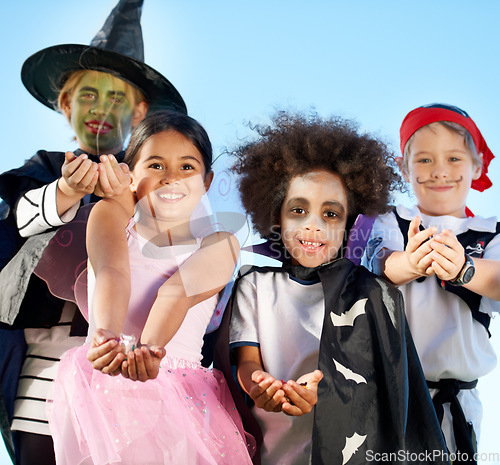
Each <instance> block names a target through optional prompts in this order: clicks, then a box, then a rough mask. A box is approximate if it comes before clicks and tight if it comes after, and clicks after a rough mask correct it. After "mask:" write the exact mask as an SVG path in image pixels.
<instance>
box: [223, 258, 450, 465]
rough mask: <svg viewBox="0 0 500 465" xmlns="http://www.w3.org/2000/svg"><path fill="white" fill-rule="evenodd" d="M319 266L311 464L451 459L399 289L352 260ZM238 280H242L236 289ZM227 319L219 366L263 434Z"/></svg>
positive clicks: (252, 426) (250, 427) (252, 427)
mask: <svg viewBox="0 0 500 465" xmlns="http://www.w3.org/2000/svg"><path fill="white" fill-rule="evenodd" d="M252 271H259V272H263V273H266V272H274V273H276V272H287V268H271V267H267V268H258V267H254V268H252V269H251V270H250V271H249V272H252ZM315 271H316V272H317V275H318V276H319V279H320V280H321V283H322V286H323V290H324V294H325V316H324V321H323V331H322V335H321V340H320V348H319V360H318V368H319V369H320V370H321V371H322V372H323V374H324V378H323V379H322V381H321V382H320V384H319V386H318V403H317V405H316V408H315V412H314V427H313V433H312V434H313V437H312V464H313V465H331V464H332V465H336V464H339V465H340V464H348V465H354V464H366V463H367V462H370V461H373V462H374V463H377V462H378V463H398V464H401V463H437V464H442V463H449V462H448V460H447V455H446V445H445V442H444V438H443V436H442V433H441V429H440V427H439V423H438V421H437V417H436V414H435V412H434V408H433V406H432V401H431V398H430V396H429V391H428V389H427V386H426V384H425V378H424V375H423V373H422V369H421V366H420V362H419V360H418V357H417V353H416V350H415V347H414V344H413V340H412V338H411V334H410V332H409V329H408V325H407V323H406V318H405V315H404V308H403V301H402V297H401V294H400V292H399V291H398V290H397V289H396V288H395V287H393V286H391V285H390V284H388V283H387V282H386V281H384V280H382V279H380V278H378V277H377V276H375V275H374V274H373V273H371V272H369V271H368V270H366V269H365V268H363V267H357V266H355V265H354V264H353V263H351V262H350V261H349V260H347V259H338V260H335V261H334V262H331V263H329V264H326V265H323V266H321V267H319V268H318V269H317V270H315ZM299 277H301V278H304V276H299ZM237 287H238V282H237V283H236V285H235V292H236V291H237ZM229 318H230V311H227V312H226V314H225V315H224V320H223V324H222V325H221V328H220V333H219V337H218V342H217V345H216V352H215V361H214V366H215V367H216V368H218V369H220V370H221V371H223V373H224V374H225V376H226V378H227V379H228V384H229V385H230V388H231V391H232V393H233V396H234V397H235V402H236V405H237V407H238V409H239V410H240V413H241V415H242V418H243V424H244V426H245V428H246V429H247V431H248V432H249V433H251V434H253V435H254V437H256V439H257V440H259V439H260V438H261V433H260V431H259V429H258V425H257V424H256V421H255V419H254V418H253V417H252V416H251V412H250V410H249V407H248V405H247V404H246V403H245V401H244V399H243V396H242V394H241V391H240V389H239V387H238V386H237V383H236V382H235V380H234V378H233V376H232V373H233V371H232V367H231V364H230V356H229V345H228V342H229ZM254 463H259V462H258V460H255V459H254Z"/></svg>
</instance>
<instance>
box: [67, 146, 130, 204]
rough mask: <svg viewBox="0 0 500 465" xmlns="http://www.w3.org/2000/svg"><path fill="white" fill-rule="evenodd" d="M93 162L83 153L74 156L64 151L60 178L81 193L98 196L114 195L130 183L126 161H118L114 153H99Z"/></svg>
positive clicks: (118, 193)
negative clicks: (98, 156) (97, 160)
mask: <svg viewBox="0 0 500 465" xmlns="http://www.w3.org/2000/svg"><path fill="white" fill-rule="evenodd" d="M99 160H100V163H95V162H93V161H92V160H90V159H89V157H88V156H87V155H85V154H82V155H80V156H78V157H77V156H75V154H74V153H73V152H66V154H65V160H64V164H63V166H62V170H61V171H62V179H63V180H64V182H65V183H66V185H67V186H68V187H69V188H70V189H72V190H73V191H75V192H78V193H81V194H92V193H95V194H96V195H97V196H99V197H115V196H117V195H120V194H121V193H122V192H123V191H124V190H125V189H127V188H128V186H129V185H130V171H129V168H128V165H127V164H126V163H118V161H117V160H116V158H115V156H114V155H101V156H100V158H99Z"/></svg>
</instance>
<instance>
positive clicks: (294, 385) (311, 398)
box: [281, 370, 323, 416]
mask: <svg viewBox="0 0 500 465" xmlns="http://www.w3.org/2000/svg"><path fill="white" fill-rule="evenodd" d="M322 379H323V373H322V372H321V371H320V370H315V371H313V372H312V373H307V374H305V375H303V376H301V377H300V378H299V379H298V380H297V381H293V380H290V381H287V382H286V383H285V384H283V387H282V389H283V391H284V392H285V402H284V403H283V404H282V406H281V409H282V411H283V412H284V413H286V414H287V415H292V416H301V415H305V414H306V413H309V412H311V411H312V409H313V407H314V406H315V405H316V403H317V402H318V383H319V382H320V381H321V380H322Z"/></svg>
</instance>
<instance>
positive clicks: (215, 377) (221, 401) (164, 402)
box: [47, 345, 253, 465]
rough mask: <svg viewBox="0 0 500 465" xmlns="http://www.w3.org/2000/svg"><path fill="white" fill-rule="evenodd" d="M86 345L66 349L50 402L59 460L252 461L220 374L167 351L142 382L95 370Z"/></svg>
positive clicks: (68, 463) (65, 464)
mask: <svg viewBox="0 0 500 465" xmlns="http://www.w3.org/2000/svg"><path fill="white" fill-rule="evenodd" d="M87 350H88V346H87V345H85V346H81V347H77V348H75V349H72V350H70V351H68V352H67V353H66V354H65V355H64V356H63V358H62V360H61V364H60V366H59V370H58V374H57V377H56V380H55V383H54V388H55V392H54V397H53V399H54V400H53V401H50V402H49V403H48V405H47V411H48V416H49V425H50V430H51V434H52V436H53V438H54V448H55V453H56V461H57V464H58V465H76V464H94V465H105V464H114V463H120V464H129V465H139V464H141V465H142V464H151V465H161V464H175V465H191V464H192V465H202V464H203V465H205V464H207V465H208V464H213V465H218V464H227V465H235V464H238V465H240V464H251V463H252V462H251V459H250V456H249V453H248V449H247V445H248V447H249V449H250V450H252V448H253V444H252V441H253V438H252V437H251V436H249V437H246V436H245V433H244V431H243V427H242V424H241V420H240V417H239V415H238V412H237V410H236V408H235V406H234V403H233V400H232V398H231V394H230V392H229V389H228V387H227V385H226V383H225V379H224V377H223V375H222V374H221V373H219V372H217V371H212V370H208V369H205V368H203V367H202V366H200V365H198V364H195V363H191V362H187V361H185V360H176V359H170V358H169V357H165V358H164V359H163V360H162V363H161V369H160V373H159V375H158V377H157V379H155V380H148V381H146V382H145V383H141V382H138V381H135V382H134V381H130V380H128V379H125V378H123V377H122V376H114V377H113V376H109V375H104V374H102V373H101V372H99V371H97V370H94V369H92V366H91V365H90V362H89V361H88V360H87V358H86V356H87Z"/></svg>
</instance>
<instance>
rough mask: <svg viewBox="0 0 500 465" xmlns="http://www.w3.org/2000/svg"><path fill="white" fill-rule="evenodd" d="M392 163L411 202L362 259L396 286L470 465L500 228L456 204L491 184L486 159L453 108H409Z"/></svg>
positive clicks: (486, 361)
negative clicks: (397, 154)
mask: <svg viewBox="0 0 500 465" xmlns="http://www.w3.org/2000/svg"><path fill="white" fill-rule="evenodd" d="M400 134H401V153H402V154H403V157H401V158H399V159H398V160H397V161H398V163H399V166H400V168H401V171H402V172H403V175H404V177H405V179H406V180H407V181H408V182H409V183H410V184H411V187H412V189H413V191H414V193H415V196H416V198H417V205H415V206H414V207H412V208H406V207H404V206H402V205H399V206H398V207H397V208H395V209H394V210H393V212H391V213H388V214H386V215H384V216H380V217H379V218H377V220H376V221H375V223H374V225H373V229H372V233H371V236H370V239H369V241H368V246H367V249H366V254H365V257H364V259H363V261H364V263H365V264H366V266H367V267H369V268H370V269H372V270H374V271H375V272H376V273H377V274H380V275H382V276H385V277H386V278H387V279H389V280H390V281H392V282H393V283H394V284H396V285H398V286H400V289H401V292H402V293H403V296H404V299H405V305H406V314H407V317H408V323H409V326H410V329H411V332H412V334H413V339H414V341H415V346H416V348H417V352H418V354H419V356H420V360H421V362H422V367H423V370H424V374H425V377H426V380H427V384H428V386H429V389H430V391H431V395H432V397H433V402H434V406H435V408H436V412H437V413H438V418H439V420H440V421H442V429H443V432H444V435H445V438H446V442H447V446H448V449H449V450H450V452H452V453H459V454H457V456H456V459H455V460H453V462H454V463H461V462H467V463H474V462H475V460H474V459H473V454H474V452H476V450H477V445H476V440H477V438H478V437H479V427H480V422H481V413H482V409H481V402H480V400H479V396H478V393H477V389H476V384H477V379H478V378H479V377H481V376H484V375H485V374H487V373H488V372H490V371H491V370H493V368H494V367H495V365H496V356H495V353H494V350H493V348H492V346H491V344H490V342H489V340H488V339H489V336H490V335H489V331H488V326H489V321H490V317H491V316H492V314H493V313H494V312H499V311H500V302H499V301H500V286H499V284H500V234H499V233H500V223H497V219H496V217H491V218H481V217H478V216H474V215H473V214H472V213H471V212H470V211H469V210H468V209H467V207H466V200H467V195H468V193H469V190H470V188H471V187H472V188H473V189H477V190H479V191H483V190H484V189H487V188H489V187H490V186H491V181H490V180H489V179H488V176H487V171H488V165H489V163H490V161H491V160H492V159H493V154H492V153H491V151H490V149H489V148H488V146H487V144H486V142H485V140H484V138H483V136H482V135H481V132H480V131H479V129H478V128H477V127H476V125H475V123H474V121H473V120H472V119H471V118H470V116H469V115H468V114H467V113H466V112H464V111H463V110H461V109H459V108H457V107H454V106H451V105H442V104H433V105H427V106H423V107H419V108H416V109H415V110H413V111H411V112H410V113H408V115H407V116H406V117H405V119H404V121H403V123H402V125H401V131H400Z"/></svg>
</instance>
